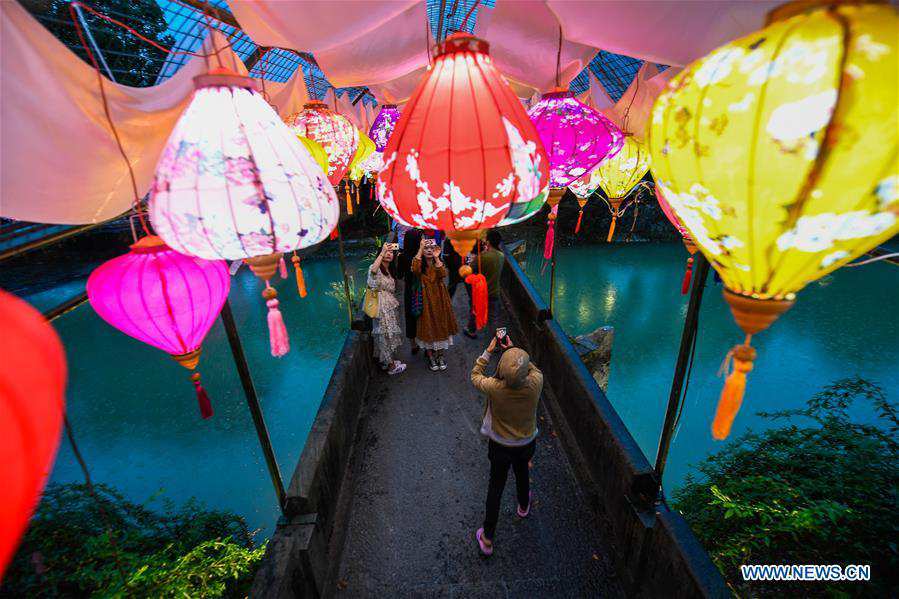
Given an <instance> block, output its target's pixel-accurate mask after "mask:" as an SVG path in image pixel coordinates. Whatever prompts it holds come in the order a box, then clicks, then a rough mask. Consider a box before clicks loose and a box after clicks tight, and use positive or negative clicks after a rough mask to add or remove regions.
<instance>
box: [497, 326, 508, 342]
mask: <svg viewBox="0 0 899 599" xmlns="http://www.w3.org/2000/svg"><path fill="white" fill-rule="evenodd" d="M496 338H497V339H499V340H500V341H502V340H503V339H505V338H506V327H499V328H498V329H496Z"/></svg>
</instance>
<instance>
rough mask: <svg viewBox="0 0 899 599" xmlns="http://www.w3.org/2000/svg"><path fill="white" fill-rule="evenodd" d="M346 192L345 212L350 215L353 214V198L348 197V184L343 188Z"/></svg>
mask: <svg viewBox="0 0 899 599" xmlns="http://www.w3.org/2000/svg"><path fill="white" fill-rule="evenodd" d="M343 190H344V192H345V193H346V213H347V214H348V215H350V216H352V214H353V198H351V197H350V186H349V185H347V186H346V187H344V188H343Z"/></svg>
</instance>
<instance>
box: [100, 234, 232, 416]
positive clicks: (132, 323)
mask: <svg viewBox="0 0 899 599" xmlns="http://www.w3.org/2000/svg"><path fill="white" fill-rule="evenodd" d="M230 288H231V277H230V276H229V274H228V265H227V263H226V262H225V261H224V260H201V259H199V258H194V257H192V256H186V255H184V254H181V253H178V252H176V251H174V250H172V249H170V248H169V247H168V246H167V245H165V243H164V242H163V241H162V239H160V238H159V237H156V236H155V235H148V236H147V237H143V238H142V239H140V240H139V241H138V242H137V243H135V244H134V245H132V246H131V251H130V252H128V253H127V254H125V255H123V256H119V257H118V258H113V259H112V260H110V261H108V262H104V263H103V264H101V265H100V266H99V267H98V268H97V269H96V270H94V272H92V273H91V276H90V277H89V278H88V280H87V297H88V299H89V300H90V303H91V306H92V307H93V308H94V311H96V312H97V314H98V315H99V316H100V318H102V319H103V320H105V321H106V322H107V323H109V324H110V325H112V326H113V327H115V328H117V329H118V330H120V331H122V332H123V333H125V334H126V335H128V336H129V337H134V338H135V339H137V340H138V341H143V342H144V343H146V344H148V345H152V346H153V347H156V348H158V349H161V350H162V351H164V352H166V353H167V354H170V355H171V356H172V358H174V359H175V361H176V362H178V363H179V364H180V365H181V366H183V367H185V368H187V369H188V370H191V371H195V369H196V367H197V364H198V363H199V361H200V351H201V348H200V346H201V344H202V343H203V339H204V338H205V337H206V334H207V333H208V332H209V329H210V328H212V325H213V323H214V322H215V319H216V318H217V317H218V315H219V312H221V311H222V306H223V305H224V303H225V300H226V299H227V298H228V290H229V289H230ZM190 378H191V380H192V381H193V384H194V387H195V388H196V392H197V401H198V402H199V404H200V414H201V415H202V416H203V418H209V417H210V416H212V405H211V404H210V402H209V397H208V396H207V395H206V391H205V390H204V389H203V386H202V385H201V384H200V373H199V372H193V373H192V374H191V377H190Z"/></svg>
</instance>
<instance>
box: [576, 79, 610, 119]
mask: <svg viewBox="0 0 899 599" xmlns="http://www.w3.org/2000/svg"><path fill="white" fill-rule="evenodd" d="M587 78H588V79H589V80H590V87H589V88H587V91H585V92H584V93H582V94H580V95H579V96H577V99H578V100H580V101H581V102H583V103H584V104H586V105H587V106H589V107H590V108H592V109H593V110H606V109H608V108H611V107H612V106H614V105H615V102H613V101H612V98H610V97H609V94H608V92H606V89H605V88H604V87H603V86H602V83H600V82H599V79H597V78H596V75H594V74H593V73H592V72H590V71H587Z"/></svg>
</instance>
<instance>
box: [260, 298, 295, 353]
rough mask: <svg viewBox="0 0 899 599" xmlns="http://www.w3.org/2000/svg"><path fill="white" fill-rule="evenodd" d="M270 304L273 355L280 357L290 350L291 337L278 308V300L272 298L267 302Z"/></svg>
mask: <svg viewBox="0 0 899 599" xmlns="http://www.w3.org/2000/svg"><path fill="white" fill-rule="evenodd" d="M265 305H266V306H268V334H269V339H270V340H271V343H272V355H273V356H274V357H276V358H280V357H281V356H283V355H284V354H286V353H287V352H289V351H290V339H288V337H287V328H286V327H285V326H284V318H283V317H282V316H281V311H280V310H278V300H277V299H275V298H272V299H270V300H268V301H266V302H265Z"/></svg>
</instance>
